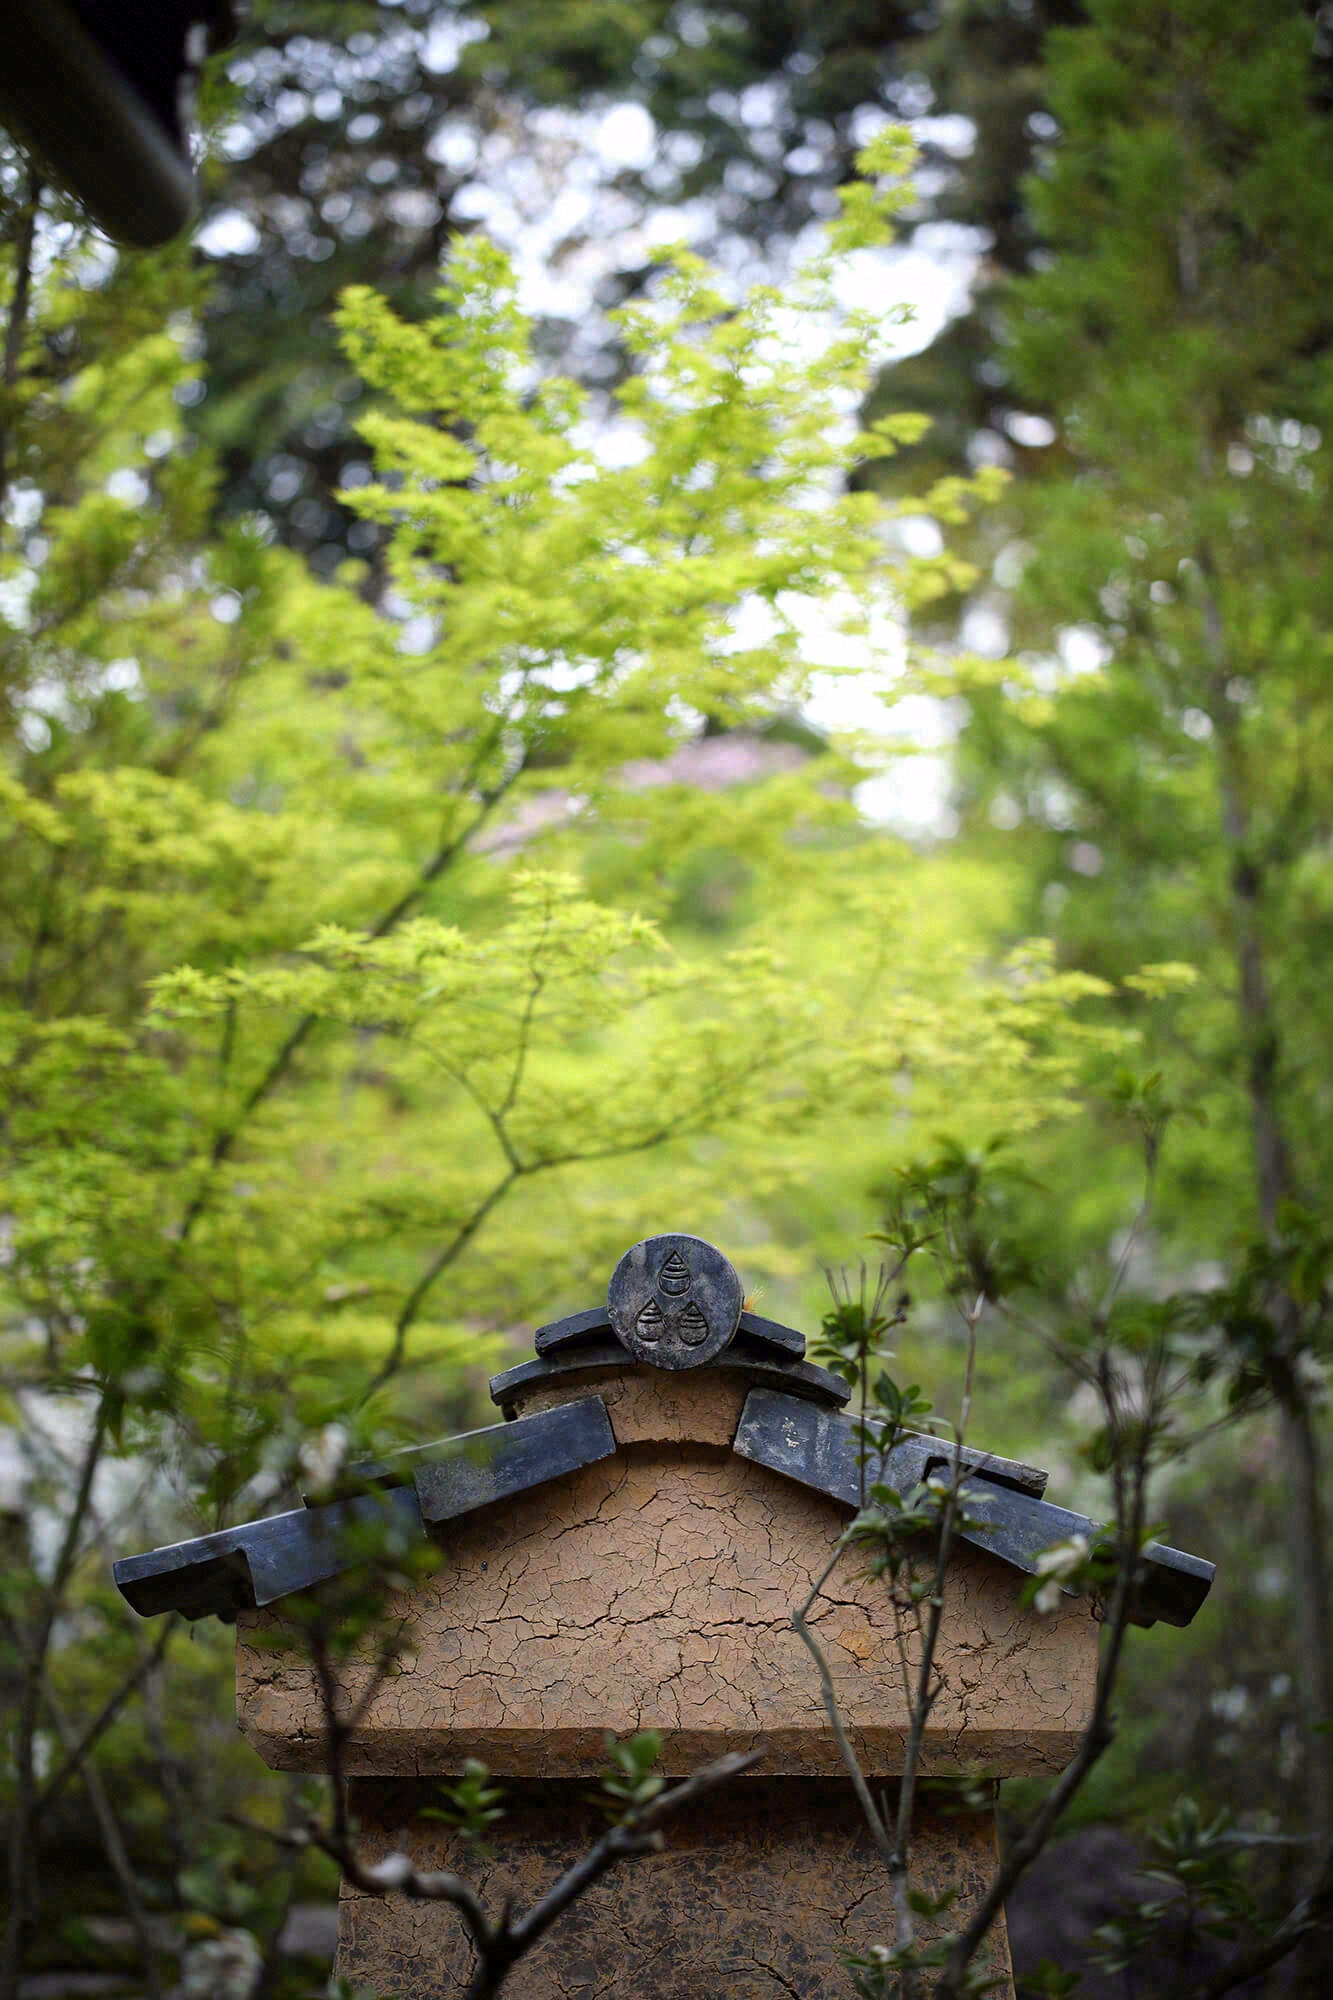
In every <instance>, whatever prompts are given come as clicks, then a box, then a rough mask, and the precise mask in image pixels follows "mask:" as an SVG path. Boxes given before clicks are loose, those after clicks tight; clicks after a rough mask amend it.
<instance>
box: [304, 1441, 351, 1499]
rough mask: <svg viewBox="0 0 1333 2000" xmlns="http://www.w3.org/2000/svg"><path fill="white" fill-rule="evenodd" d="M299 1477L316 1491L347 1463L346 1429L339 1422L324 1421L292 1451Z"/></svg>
mask: <svg viewBox="0 0 1333 2000" xmlns="http://www.w3.org/2000/svg"><path fill="white" fill-rule="evenodd" d="M296 1462H297V1464H298V1465H299V1466H300V1468H301V1477H302V1478H303V1479H304V1481H305V1483H306V1485H307V1486H309V1487H310V1488H312V1490H313V1491H315V1492H316V1493H323V1492H326V1491H327V1490H328V1488H329V1487H330V1486H332V1485H333V1483H334V1481H335V1480H336V1479H337V1477H338V1474H339V1473H340V1472H341V1471H342V1469H343V1466H344V1465H345V1464H346V1463H347V1432H346V1430H345V1429H344V1427H343V1425H342V1424H325V1426H324V1428H323V1429H322V1430H318V1431H316V1432H315V1435H314V1436H313V1437H310V1438H307V1439H306V1441H305V1443H304V1444H303V1445H302V1446H301V1449H300V1450H299V1451H298V1452H297V1454H296Z"/></svg>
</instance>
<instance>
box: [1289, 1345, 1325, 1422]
mask: <svg viewBox="0 0 1333 2000" xmlns="http://www.w3.org/2000/svg"><path fill="white" fill-rule="evenodd" d="M1292 1373H1293V1374H1294V1375H1295V1377H1296V1380H1297V1381H1298V1382H1299V1383H1300V1386H1301V1388H1302V1389H1304V1391H1305V1393H1306V1395H1307V1396H1308V1397H1309V1399H1310V1401H1311V1402H1312V1403H1314V1404H1315V1405H1316V1406H1317V1407H1318V1408H1321V1409H1322V1407H1323V1405H1324V1404H1325V1403H1326V1402H1327V1401H1328V1377H1327V1375H1326V1374H1325V1372H1324V1364H1323V1362H1322V1361H1321V1360H1320V1359H1319V1356H1318V1355H1317V1354H1312V1353H1311V1351H1310V1349H1309V1348H1308V1347H1303V1348H1302V1349H1301V1351H1300V1353H1299V1354H1298V1355H1297V1356H1296V1359H1295V1361H1294V1362H1293V1363H1292Z"/></svg>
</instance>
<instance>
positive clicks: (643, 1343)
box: [606, 1232, 743, 1369]
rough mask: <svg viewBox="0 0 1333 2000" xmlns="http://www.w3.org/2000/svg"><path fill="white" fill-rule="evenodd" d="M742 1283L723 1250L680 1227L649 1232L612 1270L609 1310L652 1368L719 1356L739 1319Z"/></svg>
mask: <svg viewBox="0 0 1333 2000" xmlns="http://www.w3.org/2000/svg"><path fill="white" fill-rule="evenodd" d="M742 1299H743V1295H742V1291H741V1281H740V1279H739V1278H738V1277H737V1275H736V1272H735V1271H734V1270H733V1268H732V1266H731V1265H730V1264H729V1263H728V1262H727V1260H726V1258H725V1257H724V1256H723V1255H722V1253H721V1251H720V1250H715V1249H714V1248H713V1246H712V1244H711V1243H705V1242H704V1240H703V1238H702V1237H699V1236H686V1235H683V1234H681V1233H679V1232H673V1233H672V1234H670V1235H665V1234H664V1235H661V1236H648V1237H645V1238H644V1240H643V1242H642V1243H636V1244H635V1245H634V1246H633V1248H632V1249H629V1250H627V1251H626V1252H625V1254H624V1256H623V1257H622V1258H621V1260H620V1262H619V1263H618V1264H617V1265H616V1268H615V1270H614V1271H613V1272H612V1274H611V1282H610V1284H609V1285H608V1287H607V1293H606V1309H607V1316H608V1318H609V1319H610V1322H611V1325H612V1328H613V1329H614V1331H615V1334H616V1337H617V1339H618V1340H620V1342H621V1343H622V1344H623V1345H624V1346H625V1347H627V1348H628V1349H629V1351H630V1353H631V1354H632V1355H633V1356H634V1357H635V1359H636V1360H638V1361H646V1362H649V1363H651V1365H652V1366H653V1367H654V1368H669V1369H676V1368H699V1367H702V1366H703V1365H704V1364H705V1363H707V1362H709V1361H716V1360H717V1358H718V1356H719V1355H720V1354H721V1353H722V1350H723V1349H724V1348H725V1347H726V1346H727V1345H728V1344H729V1343H730V1341H731V1338H732V1336H733V1335H734V1334H735V1332H736V1329H737V1327H738V1325H739V1323H740V1317H741V1305H742Z"/></svg>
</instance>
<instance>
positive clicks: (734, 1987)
mask: <svg viewBox="0 0 1333 2000" xmlns="http://www.w3.org/2000/svg"><path fill="white" fill-rule="evenodd" d="M583 1789H584V1788H583V1787H582V1786H581V1785H566V1784H531V1783H528V1784H521V1785H519V1786H517V1787H516V1788H514V1789H513V1791H512V1792H511V1797H510V1813H509V1816H508V1817H507V1818H506V1819H505V1821H504V1822H503V1823H502V1826H501V1828H500V1830H499V1836H498V1840H497V1848H498V1852H497V1854H496V1856H495V1859H494V1860H492V1861H490V1862H484V1863H478V1862H477V1861H475V1860H474V1859H472V1858H471V1857H469V1856H468V1855H467V1854H466V1853H465V1852H464V1851H462V1850H461V1848H460V1846H459V1844H458V1843H457V1842H456V1839H455V1837H454V1836H452V1835H451V1834H450V1832H449V1831H448V1829H446V1828H443V1827H441V1826H440V1825H439V1823H438V1822H434V1821H429V1820H427V1821H420V1820H418V1821H417V1822H416V1823H415V1824H413V1815H414V1814H415V1813H416V1811H417V1809H418V1807H419V1806H420V1805H421V1804H422V1803H425V1802H426V1796H425V1795H426V1794H427V1793H428V1791H429V1787H427V1786H420V1785H415V1784H412V1783H410V1782H407V1783H404V1782H394V1781H387V1782H386V1781H384V1780H380V1779H358V1780H356V1781H355V1782H354V1783H353V1786H352V1797H351V1806H352V1810H353V1811H354V1812H355V1813H356V1814H357V1815H358V1817H359V1819H360V1822H361V1841H362V1845H363V1847H364V1849H365V1851H366V1854H367V1857H368V1858H369V1859H373V1860H380V1859H382V1858H383V1857H384V1856H385V1855H386V1854H388V1853H391V1852H394V1851H397V1850H406V1851H408V1852H410V1853H411V1854H412V1855H413V1856H414V1858H415V1859H416V1861H417V1863H418V1865H419V1866H421V1867H423V1868H458V1869H460V1870H461V1871H462V1872H464V1873H465V1874H466V1875H467V1877H468V1879H469V1880H470V1881H472V1882H474V1883H475V1884H476V1886H477V1887H478V1888H479V1889H480V1890H481V1892H482V1894H483V1895H484V1896H485V1898H486V1900H487V1903H488V1905H489V1906H490V1907H491V1908H492V1909H495V1908H498V1907H499V1905H500V1904H501V1902H502V1901H503V1899H504V1898H505V1897H506V1896H512V1897H513V1898H514V1901H515V1905H516V1907H517V1908H519V1909H525V1908H527V1907H528V1906H529V1905H530V1904H531V1903H532V1902H533V1901H534V1900H535V1899H536V1897H537V1896H539V1895H540V1894H541V1892H542V1891H543V1890H544V1889H546V1888H548V1887H549V1886H550V1884H551V1883H552V1882H553V1881H554V1880H555V1879H556V1877H557V1876H558V1875H559V1874H560V1872H561V1871H562V1869H564V1868H565V1867H567V1866H568V1865H569V1863H570V1862H572V1861H573V1860H575V1859H576V1858H577V1856H578V1855H579V1854H581V1853H582V1852H583V1851H584V1849H585V1848H586V1847H587V1846H589V1845H590V1844H591V1843H592V1841H594V1840H595V1839H596V1838H597V1836H598V1834H599V1833H600V1832H601V1831H602V1826H603V1824H604V1823H603V1822H602V1821H601V1820H600V1818H599V1816H598V1814H597V1813H596V1811H595V1809H594V1808H591V1807H589V1806H588V1805H587V1804H586V1803H584V1802H583V1801H582V1799H581V1797H580V1794H581V1793H582V1791H583ZM916 1862H917V1865H916V1868H915V1869H914V1879H915V1881H916V1882H917V1884H918V1885H919V1886H920V1887H922V1888H924V1889H927V1890H929V1891H931V1892H933V1893H938V1892H939V1891H940V1890H941V1889H943V1888H945V1887H946V1886H947V1887H956V1888H957V1889H958V1891H959V1900H958V1902H957V1904H956V1905H955V1906H954V1907H953V1909H952V1910H951V1911H950V1912H949V1913H948V1914H947V1915H946V1916H944V1917H943V1918H941V1919H940V1920H939V1923H938V1925H937V1927H936V1928H944V1929H950V1930H952V1929H955V1928H957V1926H958V1924H959V1921H960V1919H965V1918H966V1917H967V1916H968V1915H969V1914H970V1912H971V1910H972V1909H973V1907H974V1906H975V1904H976V1903H977V1901H978V1900H979V1898H980V1896H981V1894H982V1892H983V1890H984V1888H985V1884H986V1881H987V1879H988V1877H989V1875H990V1872H991V1870H992V1869H993V1867H994V1862H995V1831H994V1820H993V1815H992V1814H991V1813H989V1812H983V1813H962V1814H956V1815H953V1814H951V1815H949V1816H948V1817H944V1816H940V1815H937V1814H935V1813H933V1812H932V1811H931V1809H930V1808H929V1807H927V1808H926V1809H925V1810H924V1812H922V1813H921V1814H919V1817H918V1829H917V1834H916ZM923 1934H924V1935H926V1936H930V1935H933V1934H934V1931H933V1930H932V1927H931V1925H929V1924H926V1925H924V1926H923ZM893 1937H894V1929H893V1908H892V1897H891V1894H890V1891H889V1889H888V1885H887V1878H886V1876H885V1872H884V1869H883V1867H882V1866H881V1865H880V1863H879V1861H878V1859H877V1857H876V1855H875V1853H874V1850H873V1848H872V1847H871V1845H870V1842H869V1839H868V1837H867V1836H866V1834H865V1832H864V1828H863V1825H862V1822H861V1820H860V1816H859V1814H858V1812H857V1809H856V1804H855V1801H854V1799H853V1798H852V1796H851V1789H850V1786H849V1785H848V1784H847V1782H846V1781H845V1780H841V1779H818V1778H815V1779H811V1778H785V1779H778V1780H775V1781H772V1782H766V1781H765V1780H763V1779H757V1778H749V1779H742V1780H739V1781H738V1782H737V1783H736V1784H735V1785H733V1786H732V1787H731V1789H730V1790H729V1791H727V1792H722V1793H718V1794H715V1795H714V1796H713V1798H711V1799H708V1800H705V1801H703V1802H702V1803H701V1805H700V1806H699V1807H698V1808H696V1809H695V1810H694V1811H693V1812H692V1813H691V1814H689V1815H688V1816H686V1815H683V1816H682V1818H681V1819H680V1820H679V1821H676V1822H673V1823H672V1825H671V1826H670V1828H669V1829H668V1831H667V1848H666V1851H665V1852H664V1853H662V1854H660V1855H647V1856H643V1857H641V1858H639V1859H636V1860H632V1861H627V1862H624V1863H622V1864H621V1865H620V1866H619V1867H618V1868H617V1869H614V1870H613V1871H612V1872H611V1873H610V1874H609V1875H606V1876H604V1877H603V1878H602V1880H601V1881H600V1882H598V1883H597V1884H596V1885H595V1886H594V1887H593V1888H592V1889H591V1890H590V1891H589V1892H588V1893H587V1894H586V1895H585V1896H584V1897H583V1899H582V1900H581V1901H580V1902H578V1903H577V1904H575V1906H574V1907H573V1909H571V1910H570V1911H568V1912H567V1913H566V1914H565V1915H564V1916H563V1917H562V1918H561V1919H560V1920H559V1922H558V1923H557V1924H556V1925H555V1926H554V1927H553V1928H552V1930H551V1931H550V1932H548V1934H547V1936H546V1937H545V1938H544V1939H543V1941H542V1943H541V1944H540V1945H539V1946H538V1947H537V1948H536V1950H535V1951H534V1952H533V1953H532V1954H531V1955H530V1956H529V1957H528V1958H526V1959H525V1960H523V1961H522V1962H521V1963H520V1964H519V1965H518V1967H517V1968H516V1969H515V1971H514V1973H513V1974H512V1975H511V1977H510V1980H509V1982H507V1983H506V1986H505V1996H506V2000H601V1997H602V1996H606V2000H611V1996H614V2000H649V1996H652V2000H722V1996H725V2000H793V1996H799V2000H835V1996H836V2000H847V1995H848V1994H849V1993H850V1992H851V1990H852V1988H851V1979H850V1977H849V1975H848V1973H847V1972H846V1971H845V1970H844V1968H843V1967H842V1966H841V1964H840V1963H839V1962H838V1957H837V1954H838V1953H839V1951H841V1950H863V1949H864V1948H865V1947H867V1946H869V1945H873V1944H892V1942H893ZM988 1953H989V1957H988V1958H987V1955H986V1953H983V1956H982V1960H981V1963H983V1964H988V1969H989V1970H991V1971H992V1972H994V1973H995V1974H998V1975H1000V1976H1002V1977H1003V1978H1004V1980H1005V1981H1006V1984H1005V1985H1004V1986H1002V1987H1001V1988H1000V1989H999V1992H1000V1993H1001V1994H1005V1993H1011V1992H1012V1988H1011V1987H1010V1986H1009V1985H1008V1983H1007V1982H1008V1979H1009V1976H1010V1971H1009V1954H1008V1945H1007V1942H1006V1939H1005V1933H1004V1927H1003V1922H1001V1924H1000V1926H999V1928H998V1930H997V1931H995V1932H993V1933H992V1935H991V1938H990V1940H989V1944H988ZM471 1967H472V1957H471V1951H470V1948H469V1946H468V1944H467V1941H466V1938H465V1936H464V1933H463V1930H462V1926H461V1925H460V1923H459V1920H458V1918H457V1916H456V1915H455V1914H454V1912H453V1911H452V1910H450V1909H448V1908H446V1907H444V1906H443V1905H440V1904H421V1903H416V1904H413V1903H408V1902H405V1901H404V1899H403V1898H402V1897H398V1896H392V1897H386V1898H382V1899H381V1898H377V1897H367V1896H362V1895H359V1894H358V1893H357V1892H356V1891H354V1890H349V1889H347V1888H344V1890H343V1902H342V1905H341V1910H340V1923H339V1945H338V1964H337V1970H338V1972H339V1973H341V1974H342V1976H343V1977H344V1978H346V1979H350V1980H352V1981H353V1982H355V1983H358V1984H365V1985H368V1986H369V1987H371V1988H372V1990H374V1991H376V1992H392V1993H395V1994H397V1995H399V1996H400V2000H440V1996H442V1995H445V1994H452V1993H459V1992H461V1991H463V1989H464V1987H465V1985H466V1980H467V1976H468V1974H469V1972H470V1970H471Z"/></svg>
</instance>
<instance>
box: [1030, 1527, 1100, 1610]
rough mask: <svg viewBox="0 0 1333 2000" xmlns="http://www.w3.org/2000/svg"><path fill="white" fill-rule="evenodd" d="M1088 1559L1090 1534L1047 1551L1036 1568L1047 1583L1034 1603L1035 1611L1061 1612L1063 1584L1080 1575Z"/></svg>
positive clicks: (1034, 1599) (1044, 1582)
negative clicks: (1068, 1578) (1066, 1580)
mask: <svg viewBox="0 0 1333 2000" xmlns="http://www.w3.org/2000/svg"><path fill="white" fill-rule="evenodd" d="M1087 1559H1088V1538H1087V1536H1086V1535H1071V1536H1070V1537H1069V1539H1068V1541H1066V1542H1056V1544H1055V1545H1054V1547H1053V1548H1049V1549H1043V1550H1042V1552H1041V1554H1040V1555H1039V1556H1038V1557H1037V1561H1036V1566H1035V1573H1036V1575H1038V1576H1039V1577H1041V1578H1042V1579H1043V1581H1042V1584H1041V1588H1040V1589H1039V1590H1038V1592H1037V1594H1036V1596H1035V1597H1034V1598H1033V1600H1032V1606H1033V1609H1034V1610H1035V1611H1039V1612H1041V1613H1042V1614H1043V1615H1044V1614H1047V1613H1049V1612H1052V1611H1058V1610H1059V1608H1060V1599H1061V1598H1062V1597H1063V1595H1064V1592H1063V1590H1062V1589H1061V1585H1062V1584H1063V1582H1064V1581H1065V1579H1066V1578H1067V1577H1071V1576H1076V1575H1077V1574H1078V1572H1079V1570H1080V1569H1082V1567H1083V1565H1084V1563H1085V1562H1086V1561H1087Z"/></svg>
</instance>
